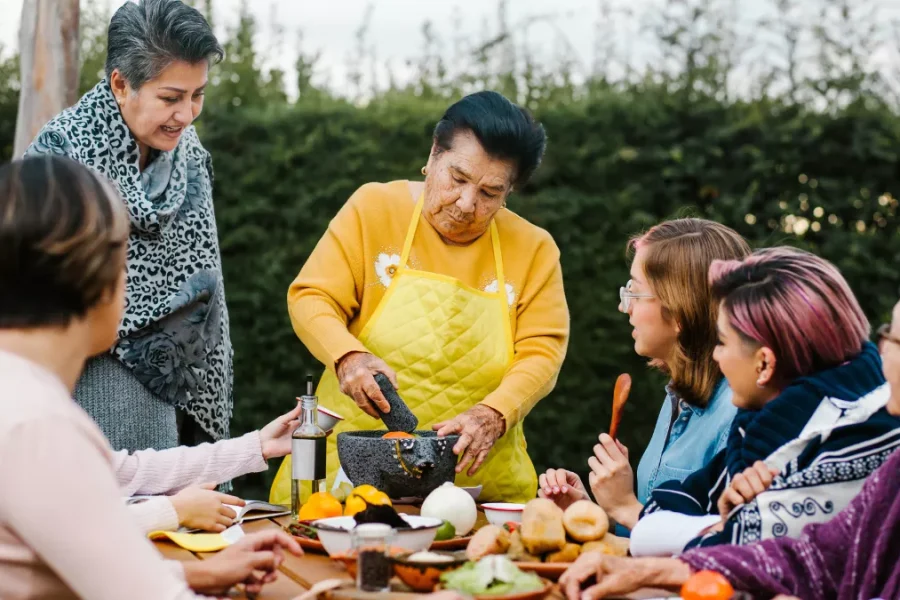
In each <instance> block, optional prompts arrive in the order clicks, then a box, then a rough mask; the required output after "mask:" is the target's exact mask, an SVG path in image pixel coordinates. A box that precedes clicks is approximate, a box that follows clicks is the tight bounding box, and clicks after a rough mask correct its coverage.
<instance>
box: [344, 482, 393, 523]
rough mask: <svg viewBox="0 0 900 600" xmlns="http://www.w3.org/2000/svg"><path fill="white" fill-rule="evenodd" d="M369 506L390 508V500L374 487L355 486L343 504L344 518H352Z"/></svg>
mask: <svg viewBox="0 0 900 600" xmlns="http://www.w3.org/2000/svg"><path fill="white" fill-rule="evenodd" d="M370 504H373V505H378V504H387V505H388V506H391V499H390V498H388V495H387V494H385V493H384V492H380V491H378V489H376V488H375V486H371V485H360V486H357V487H355V488H354V489H353V491H352V492H350V495H349V496H347V502H346V503H345V504H344V516H345V517H352V516H353V515H355V514H356V513H358V512H360V511H363V510H365V509H366V507H367V506H369V505H370Z"/></svg>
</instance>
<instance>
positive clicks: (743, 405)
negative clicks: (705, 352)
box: [561, 248, 900, 599]
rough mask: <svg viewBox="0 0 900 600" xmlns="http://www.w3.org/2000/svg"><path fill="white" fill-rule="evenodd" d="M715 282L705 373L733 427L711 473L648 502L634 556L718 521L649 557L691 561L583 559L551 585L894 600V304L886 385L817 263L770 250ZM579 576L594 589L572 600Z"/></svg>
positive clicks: (898, 371) (838, 284) (858, 323)
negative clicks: (673, 533)
mask: <svg viewBox="0 0 900 600" xmlns="http://www.w3.org/2000/svg"><path fill="white" fill-rule="evenodd" d="M711 280H712V285H713V290H714V293H715V295H716V297H717V298H719V299H720V310H719V334H720V342H719V345H718V347H717V348H716V352H715V359H716V361H717V362H718V363H719V366H720V367H721V369H722V373H723V374H724V375H725V376H726V377H727V378H728V381H729V383H730V385H731V387H732V390H733V401H734V403H735V404H736V405H737V406H738V407H739V413H738V416H737V417H736V418H735V421H734V425H733V427H732V431H731V434H730V436H729V439H728V444H727V447H726V449H725V450H724V451H723V452H722V453H720V454H719V455H717V456H716V458H715V459H714V461H713V462H712V463H711V464H710V465H709V466H708V467H707V468H705V469H703V470H701V471H699V472H698V473H695V474H694V475H693V476H691V477H689V478H688V479H687V480H685V482H684V483H683V484H680V485H676V484H674V483H671V482H670V483H668V484H664V485H662V486H660V487H659V488H657V489H655V490H654V491H653V492H652V494H651V495H652V500H651V503H650V504H649V505H648V506H647V509H646V510H645V511H644V516H643V518H642V519H641V520H640V521H639V523H638V525H637V527H635V530H634V531H633V533H632V553H633V554H641V549H642V546H643V547H644V548H646V547H648V546H649V544H647V543H646V540H648V539H650V538H651V537H655V538H656V539H659V538H665V537H667V534H666V531H665V530H666V528H671V527H675V528H677V529H679V530H680V531H682V532H684V531H689V529H690V527H689V525H688V523H689V522H690V521H691V520H693V521H694V522H696V523H699V522H700V521H701V518H702V517H701V516H704V515H709V514H716V513H719V514H720V515H721V516H722V517H723V518H722V521H721V523H720V524H719V525H718V526H715V527H713V528H712V530H710V531H706V532H705V533H701V531H700V530H697V533H701V535H699V536H698V537H696V538H694V539H693V540H690V541H689V542H687V543H686V544H685V543H684V541H683V540H682V541H681V542H680V544H679V545H680V546H681V547H677V545H676V546H674V547H673V546H669V547H667V548H663V547H660V546H659V545H658V548H657V550H658V551H659V552H658V553H659V554H663V553H667V554H668V555H669V556H671V555H672V554H678V553H680V552H681V550H682V549H683V548H684V546H687V547H689V548H697V549H693V550H690V551H688V552H686V553H685V554H683V555H682V557H681V558H680V559H671V558H665V559H662V558H636V559H625V560H621V559H620V560H615V559H611V558H610V557H602V556H600V555H599V554H596V553H587V554H585V555H583V556H582V557H580V558H579V560H578V561H577V562H576V563H575V564H574V565H573V566H572V567H571V568H570V569H569V570H568V571H567V572H566V574H565V575H564V576H563V578H562V579H561V583H562V584H563V586H564V588H565V590H566V593H567V595H568V596H569V597H570V598H574V597H575V596H579V597H581V598H588V599H590V598H597V597H603V596H604V595H608V594H619V593H625V592H628V591H631V590H633V589H637V588H639V587H642V586H664V587H677V586H678V585H680V584H681V583H683V582H684V580H686V579H687V577H689V576H690V574H691V573H692V572H693V571H694V570H701V569H714V570H717V571H719V572H721V573H723V574H725V575H726V576H727V577H728V578H729V579H730V580H731V581H732V582H733V583H734V584H735V587H736V588H738V589H743V590H748V591H751V592H754V593H761V592H765V594H763V595H765V596H766V597H768V596H769V595H773V594H778V593H781V594H794V595H796V596H799V597H803V598H841V599H845V598H846V599H850V598H864V599H869V598H873V597H876V596H879V595H880V596H881V597H884V598H896V597H900V596H898V594H900V571H898V570H897V569H896V560H897V558H898V546H897V544H896V539H897V532H898V528H900V504H898V501H897V497H898V489H900V483H898V481H897V478H896V477H895V475H896V472H897V469H898V467H900V453H898V454H895V455H894V456H893V457H891V454H892V453H893V452H894V450H895V449H896V448H897V447H898V446H900V428H898V427H900V419H898V418H897V415H900V352H898V353H896V354H897V355H896V356H895V355H894V354H895V353H894V350H896V349H898V348H900V304H898V306H897V307H896V308H895V309H894V323H893V327H892V329H891V335H892V336H893V337H889V338H888V341H887V342H886V344H885V350H884V372H882V361H881V359H880V357H879V355H878V351H877V349H876V347H875V345H874V344H872V343H871V342H868V341H867V337H868V333H869V325H868V322H867V321H866V318H865V316H864V315H863V313H862V310H861V309H860V307H859V304H858V303H857V301H856V299H855V298H854V296H853V293H852V292H851V291H850V289H849V287H848V286H847V283H846V282H845V281H844V279H843V277H842V276H841V275H840V273H839V272H838V270H837V269H836V268H835V267H834V266H833V265H831V264H830V263H828V262H827V261H825V260H823V259H821V258H818V257H816V256H814V255H812V254H809V253H807V252H803V251H800V250H796V249H792V248H772V249H768V250H762V251H759V252H757V253H755V254H754V255H753V256H751V257H750V258H748V259H746V260H744V261H729V262H724V263H723V262H719V263H715V264H714V265H713V267H712V268H711ZM885 377H887V380H888V381H890V383H886V380H885ZM888 459H890V462H889V463H888V464H886V465H885V466H884V468H882V469H880V470H879V467H881V465H882V464H884V463H885V462H887V461H888ZM876 471H877V472H876ZM872 473H875V474H874V475H873V476H872V477H870V478H869V479H868V481H866V477H868V476H869V475H871V474H872ZM864 483H865V487H864ZM854 498H855V499H854ZM851 502H852V503H851ZM848 505H849V506H848ZM841 511H843V512H841ZM832 519H833V520H832ZM826 521H828V523H826V524H822V523H823V522H826ZM673 523H675V524H676V525H674V526H673V525H672V524H673ZM804 527H805V528H804ZM650 529H655V530H654V531H652V532H650V531H649V530H650ZM892 540H893V541H892ZM757 542H762V543H757ZM717 544H719V545H718V546H716V547H714V548H698V547H703V546H713V545H717ZM724 544H733V545H724ZM742 545H747V547H746V548H742V547H739V546H742ZM590 577H596V580H597V584H596V585H594V586H592V587H591V588H589V589H588V590H587V591H586V592H584V593H582V591H581V589H580V586H581V584H582V583H583V582H585V581H586V580H587V579H588V578H590Z"/></svg>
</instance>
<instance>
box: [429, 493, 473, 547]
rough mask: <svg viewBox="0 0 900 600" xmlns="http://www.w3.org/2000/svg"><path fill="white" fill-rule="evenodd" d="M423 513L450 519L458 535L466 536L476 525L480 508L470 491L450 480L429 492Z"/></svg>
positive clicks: (434, 517) (432, 516)
mask: <svg viewBox="0 0 900 600" xmlns="http://www.w3.org/2000/svg"><path fill="white" fill-rule="evenodd" d="M421 515H422V516H423V517H431V518H433V519H441V520H442V521H449V522H450V523H452V524H453V527H454V528H455V529H456V535H460V536H465V535H468V534H469V532H470V531H472V528H473V527H475V520H476V519H477V518H478V508H477V507H476V506H475V500H473V499H472V496H471V495H470V494H469V492H467V491H466V490H464V489H462V488H458V487H456V486H455V485H453V484H452V483H450V482H449V481H448V482H447V483H445V484H444V485H442V486H441V487H439V488H437V489H436V490H434V491H433V492H431V493H430V494H428V497H427V498H425V502H423V503H422V511H421Z"/></svg>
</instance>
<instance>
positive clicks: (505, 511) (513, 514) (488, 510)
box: [481, 502, 525, 527]
mask: <svg viewBox="0 0 900 600" xmlns="http://www.w3.org/2000/svg"><path fill="white" fill-rule="evenodd" d="M481 508H482V509H483V510H484V516H485V517H487V520H488V522H489V523H490V524H491V525H496V526H497V527H503V524H504V523H507V522H509V521H513V522H514V523H521V522H522V511H523V510H525V505H524V504H512V503H510V502H488V503H486V504H482V505H481Z"/></svg>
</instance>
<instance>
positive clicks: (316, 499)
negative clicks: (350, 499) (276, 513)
mask: <svg viewBox="0 0 900 600" xmlns="http://www.w3.org/2000/svg"><path fill="white" fill-rule="evenodd" d="M341 512H342V510H341V503H340V502H338V500H337V498H335V497H334V496H332V495H331V494H329V493H328V492H316V493H315V494H313V495H312V496H310V497H309V500H307V501H306V503H305V504H304V505H303V506H301V507H300V515H299V518H300V520H301V521H315V520H316V519H327V518H328V517H339V516H341Z"/></svg>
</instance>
